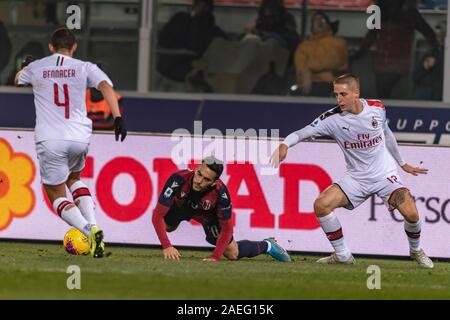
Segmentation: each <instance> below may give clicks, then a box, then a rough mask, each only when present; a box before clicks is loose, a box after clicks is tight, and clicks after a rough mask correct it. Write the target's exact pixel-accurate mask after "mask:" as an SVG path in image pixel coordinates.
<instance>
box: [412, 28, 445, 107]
mask: <svg viewBox="0 0 450 320" xmlns="http://www.w3.org/2000/svg"><path fill="white" fill-rule="evenodd" d="M445 36H446V23H445V21H441V22H440V23H439V24H438V25H437V26H436V38H437V41H438V43H439V49H438V50H433V51H428V52H426V53H425V54H424V55H423V56H422V57H421V59H419V62H418V63H416V66H415V68H414V72H413V81H414V85H415V88H414V97H415V98H416V99H419V100H442V90H443V78H444V48H445Z"/></svg>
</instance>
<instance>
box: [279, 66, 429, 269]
mask: <svg viewBox="0 0 450 320" xmlns="http://www.w3.org/2000/svg"><path fill="white" fill-rule="evenodd" d="M359 88H360V86H359V79H358V77H356V76H354V75H352V74H345V75H342V76H340V77H338V78H337V79H336V80H335V81H334V94H335V96H336V100H337V103H338V106H337V107H335V108H333V109H330V110H329V111H327V112H325V113H323V114H322V115H321V116H320V117H318V118H317V119H315V120H314V121H313V122H312V123H311V125H309V126H306V127H304V128H303V129H300V130H298V131H295V132H293V133H291V134H290V135H288V136H287V137H286V139H285V140H284V141H283V142H282V143H281V144H280V146H279V147H278V149H277V150H276V151H275V152H274V153H273V155H272V157H271V163H272V165H274V166H276V167H278V165H279V163H280V162H281V161H283V160H284V159H285V158H286V155H287V152H288V148H290V147H292V146H294V145H296V144H297V143H299V142H300V141H303V140H305V139H307V138H310V137H317V136H331V137H333V138H334V139H335V140H336V142H337V144H338V145H339V147H340V148H341V150H342V152H343V153H344V158H345V161H346V164H347V173H346V175H345V176H344V177H343V178H341V179H340V180H339V181H338V182H335V183H333V184H332V185H331V186H329V187H328V188H326V189H325V190H324V191H323V192H322V193H321V194H320V195H319V197H318V198H317V199H316V200H315V202H314V212H315V214H316V216H317V219H318V220H319V223H320V226H321V227H322V229H323V231H324V232H325V234H326V236H327V238H328V240H329V241H330V243H331V245H332V246H333V248H334V250H335V252H334V253H333V254H332V255H331V256H329V257H324V258H321V259H319V260H318V261H317V262H319V263H328V264H335V263H344V264H353V263H355V259H354V258H353V256H352V254H351V252H350V250H349V248H348V247H347V245H346V243H345V241H344V235H343V232H342V227H341V223H340V222H339V220H338V218H337V216H336V215H335V214H334V213H333V211H334V210H335V209H337V208H341V207H343V208H346V209H349V210H352V209H354V208H356V207H358V206H359V205H361V204H362V203H363V202H364V201H365V200H367V199H368V198H369V197H371V196H372V195H375V194H376V195H378V196H379V197H380V198H382V199H383V201H384V203H385V204H386V205H387V206H388V209H389V210H390V211H393V210H395V209H397V210H398V211H399V212H400V213H401V214H402V216H403V217H404V219H405V222H404V228H405V232H406V235H407V237H408V242H409V248H410V256H411V258H413V259H415V260H416V261H417V262H418V263H419V265H420V266H421V267H424V268H433V266H434V265H433V262H432V261H431V260H430V259H429V258H428V257H427V255H426V254H425V252H424V251H423V249H421V248H420V232H421V221H420V218H419V213H418V211H417V207H416V204H415V202H414V199H413V197H412V196H411V193H410V192H409V190H408V189H407V187H406V186H405V185H404V184H403V182H402V180H401V179H400V176H399V175H398V173H397V166H396V163H395V162H397V164H398V165H399V166H400V167H401V168H402V169H403V170H404V171H405V172H407V173H410V174H412V175H415V176H417V175H418V174H426V173H427V171H428V170H427V169H424V168H420V167H413V166H411V165H409V164H407V163H406V162H405V161H404V160H403V159H402V157H401V155H400V152H399V150H398V146H397V141H396V140H395V136H394V134H393V133H392V131H391V130H390V129H389V126H388V124H387V121H386V110H385V107H384V104H383V102H382V101H380V100H366V99H360V97H359V95H360V90H359ZM394 159H395V161H394Z"/></svg>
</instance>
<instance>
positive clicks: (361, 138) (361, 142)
mask: <svg viewBox="0 0 450 320" xmlns="http://www.w3.org/2000/svg"><path fill="white" fill-rule="evenodd" d="M356 137H357V141H356V142H349V141H344V148H345V149H368V148H373V147H375V146H377V145H379V144H380V143H381V141H383V137H382V135H381V133H380V134H379V135H377V136H375V137H374V138H370V134H368V133H358V135H357V136H356Z"/></svg>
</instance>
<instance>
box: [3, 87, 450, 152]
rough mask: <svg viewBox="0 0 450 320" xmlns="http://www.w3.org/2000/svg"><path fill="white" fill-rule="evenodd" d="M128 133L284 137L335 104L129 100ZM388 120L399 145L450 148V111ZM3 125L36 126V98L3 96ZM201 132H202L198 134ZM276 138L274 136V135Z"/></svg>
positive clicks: (396, 113) (404, 112)
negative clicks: (197, 126)
mask: <svg viewBox="0 0 450 320" xmlns="http://www.w3.org/2000/svg"><path fill="white" fill-rule="evenodd" d="M122 106H123V111H124V118H125V119H126V124H127V127H128V130H130V131H136V132H159V133H171V132H173V131H174V130H176V129H180V128H183V129H187V130H188V131H189V132H192V133H194V121H195V120H197V121H202V123H201V124H202V125H201V128H202V130H203V132H204V131H206V130H208V129H211V128H214V129H218V130H220V131H221V132H223V133H226V129H234V130H236V129H238V128H239V129H243V130H244V131H247V130H248V129H255V130H256V131H258V130H259V129H269V130H270V129H279V134H280V136H281V137H284V136H287V135H288V134H289V133H291V132H292V131H295V130H298V129H300V128H302V127H304V126H306V125H308V124H309V123H310V122H312V121H313V120H314V119H315V118H316V117H317V116H319V115H320V114H321V113H322V112H324V111H326V110H328V109H330V108H332V107H334V105H333V104H318V103H303V102H299V103H295V102H283V101H279V102H275V101H262V102H261V101H240V100H234V101H233V100H229V99H228V100H218V99H214V100H212V99H199V98H192V99H169V98H165V99H164V98H136V97H125V98H124V99H123V103H122ZM386 110H387V118H388V120H389V125H390V127H391V129H392V131H393V132H394V133H395V134H396V137H397V139H398V140H399V142H414V143H426V144H450V108H438V107H436V108H430V107H408V106H389V105H387V106H386ZM0 115H1V116H0V127H7V128H17V127H18V128H33V127H34V122H35V112H34V104H33V97H32V95H31V94H22V93H20V94H18V93H1V94H0ZM195 133H198V132H195ZM269 135H270V134H269Z"/></svg>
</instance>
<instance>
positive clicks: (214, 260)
mask: <svg viewBox="0 0 450 320" xmlns="http://www.w3.org/2000/svg"><path fill="white" fill-rule="evenodd" d="M203 261H211V262H217V261H219V260H217V259H215V258H213V257H209V258H205V259H203Z"/></svg>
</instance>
